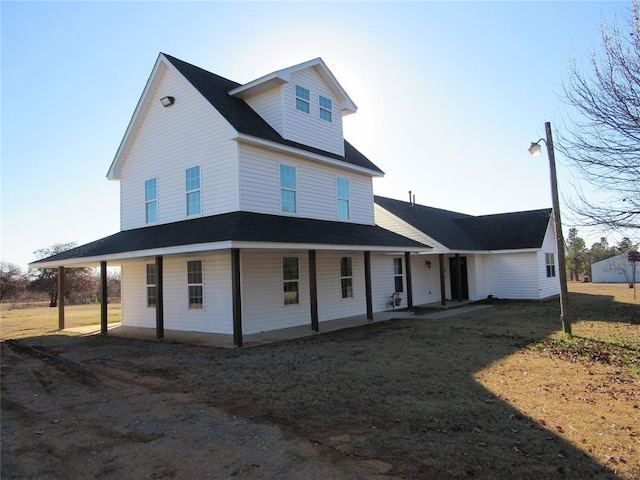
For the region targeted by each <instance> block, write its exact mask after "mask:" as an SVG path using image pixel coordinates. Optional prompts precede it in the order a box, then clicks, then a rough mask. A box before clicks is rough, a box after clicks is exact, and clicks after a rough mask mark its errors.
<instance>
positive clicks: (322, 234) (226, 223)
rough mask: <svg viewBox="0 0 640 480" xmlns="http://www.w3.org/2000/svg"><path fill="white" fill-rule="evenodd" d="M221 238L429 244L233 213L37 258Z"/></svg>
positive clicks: (340, 226)
mask: <svg viewBox="0 0 640 480" xmlns="http://www.w3.org/2000/svg"><path fill="white" fill-rule="evenodd" d="M225 241H237V242H261V243H263V242H266V243H287V244H328V245H351V246H355V245H362V246H371V247H376V246H377V247H380V246H382V247H394V248H395V247H397V248H398V249H399V250H412V249H415V248H420V249H424V248H429V247H427V246H425V245H423V244H422V243H418V242H415V241H413V240H410V239H408V238H406V237H403V236H401V235H397V234H395V233H393V232H390V231H388V230H385V229H383V228H380V227H377V226H375V225H362V224H357V223H346V222H332V221H326V220H313V219H308V218H298V217H284V216H279V215H267V214H261V213H250V212H232V213H225V214H222V215H215V216H208V217H201V218H197V219H192V220H184V221H181V222H173V223H167V224H162V225H155V226H152V227H143V228H136V229H133V230H124V231H121V232H118V233H116V234H114V235H111V236H109V237H105V238H102V239H100V240H96V241H95V242H91V243H87V244H86V245H81V246H79V247H76V248H74V249H72V250H68V251H66V252H63V253H60V254H58V255H54V256H52V257H48V258H45V259H42V260H38V262H57V261H63V260H70V259H76V258H91V257H100V256H104V255H114V254H119V253H127V252H137V251H144V250H154V249H158V248H167V247H179V246H186V245H197V244H202V243H216V242H225ZM38 262H36V263H38Z"/></svg>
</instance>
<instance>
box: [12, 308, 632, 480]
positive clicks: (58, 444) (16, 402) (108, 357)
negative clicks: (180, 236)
mask: <svg viewBox="0 0 640 480" xmlns="http://www.w3.org/2000/svg"><path fill="white" fill-rule="evenodd" d="M535 308H537V309H541V316H540V318H544V319H546V318H548V320H542V321H537V322H535V324H532V323H531V321H530V317H529V318H524V317H520V316H519V312H522V311H523V308H522V307H518V306H504V307H496V308H494V309H490V310H488V311H481V312H477V313H474V314H469V315H461V316H459V317H454V318H449V319H442V320H430V321H428V322H426V321H416V320H394V321H389V322H381V323H377V324H371V325H367V326H364V327H360V328H355V329H349V330H344V331H338V332H331V333H327V334H323V335H317V336H314V337H308V338H303V339H298V340H292V341H288V342H283V343H280V344H272V345H265V346H260V347H255V348H249V349H241V350H223V349H215V348H206V347H196V346H189V345H178V344H170V343H156V342H142V341H137V340H131V339H122V338H112V337H106V338H105V337H99V336H93V337H67V336H63V335H52V336H46V337H36V338H30V339H24V340H20V341H9V342H3V343H2V345H1V348H2V478H3V480H5V479H63V478H64V479H90V478H105V479H109V478H111V479H120V478H126V479H129V478H135V479H143V478H175V479H200V478H202V479H204V478H215V479H226V478H232V479H235V478H237V479H243V478H245V479H249V478H250V479H253V478H256V479H259V478H269V479H272V478H273V479H352V478H353V479H359V478H363V479H390V478H419V479H431V478H434V479H448V478H452V479H463V478H474V479H478V478H480V479H500V478H504V479H507V478H509V479H513V478H518V479H527V478H531V479H533V478H535V479H547V478H549V479H550V478H563V479H566V478H575V479H578V478H580V479H582V478H611V479H615V478H620V477H618V476H616V475H615V474H614V473H613V471H612V470H609V469H607V468H605V467H603V466H602V465H600V464H598V463H596V462H595V461H594V460H593V459H592V458H591V457H590V456H589V455H588V454H587V453H586V452H585V451H583V450H582V449H578V448H576V447H575V446H573V445H572V444H571V443H568V442H566V441H565V440H563V439H562V438H561V437H560V436H558V435H556V434H554V432H553V431H550V430H549V429H548V428H546V427H545V426H544V425H543V424H542V423H541V420H540V419H531V418H528V417H527V416H526V415H524V414H523V413H522V412H521V411H519V410H518V409H516V408H514V407H513V406H512V405H511V404H510V403H509V401H508V400H509V399H506V398H505V399H503V398H498V397H496V396H495V395H494V394H492V392H490V391H488V390H486V389H485V388H483V387H482V386H481V385H479V384H478V382H476V381H475V380H474V374H475V373H476V372H478V371H480V370H482V369H483V368H486V367H487V366H488V365H491V364H493V363H494V362H499V361H500V359H502V358H505V357H507V356H509V355H512V354H514V353H515V352H518V351H519V350H520V349H521V348H522V347H523V346H525V345H527V344H529V343H530V342H532V341H535V340H538V339H541V338H544V337H545V336H546V335H548V334H549V333H550V332H551V331H553V330H555V329H556V328H557V325H556V320H557V316H556V315H555V314H554V308H555V304H553V305H546V304H540V305H537V306H535ZM547 310H548V311H547ZM489 312H490V313H489Z"/></svg>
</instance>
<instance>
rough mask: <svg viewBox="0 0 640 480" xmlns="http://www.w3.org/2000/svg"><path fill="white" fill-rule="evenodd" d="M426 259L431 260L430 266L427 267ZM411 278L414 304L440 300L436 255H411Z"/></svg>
mask: <svg viewBox="0 0 640 480" xmlns="http://www.w3.org/2000/svg"><path fill="white" fill-rule="evenodd" d="M427 261H430V262H431V268H428V267H427V264H426V262H427ZM392 268H393V267H392ZM411 280H412V283H413V304H414V305H421V304H425V303H433V302H439V301H440V271H439V269H438V257H437V256H433V255H429V256H427V255H412V256H411Z"/></svg>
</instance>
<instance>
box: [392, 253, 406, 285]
mask: <svg viewBox="0 0 640 480" xmlns="http://www.w3.org/2000/svg"><path fill="white" fill-rule="evenodd" d="M393 280H394V284H395V291H396V293H399V292H404V285H403V281H402V259H401V258H394V259H393Z"/></svg>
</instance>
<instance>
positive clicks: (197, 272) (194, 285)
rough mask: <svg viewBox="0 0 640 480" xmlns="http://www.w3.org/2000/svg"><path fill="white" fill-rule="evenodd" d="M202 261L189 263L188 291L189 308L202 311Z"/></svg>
mask: <svg viewBox="0 0 640 480" xmlns="http://www.w3.org/2000/svg"><path fill="white" fill-rule="evenodd" d="M202 278H203V275H202V260H191V261H188V262H187V289H188V294H189V308H196V309H202V308H203V305H204V296H203V283H204V282H203V281H202Z"/></svg>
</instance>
